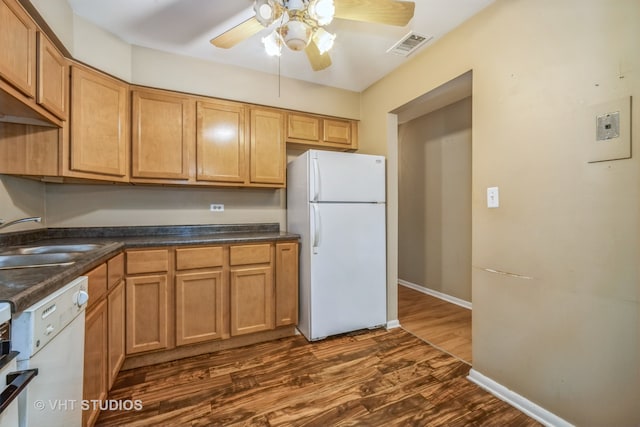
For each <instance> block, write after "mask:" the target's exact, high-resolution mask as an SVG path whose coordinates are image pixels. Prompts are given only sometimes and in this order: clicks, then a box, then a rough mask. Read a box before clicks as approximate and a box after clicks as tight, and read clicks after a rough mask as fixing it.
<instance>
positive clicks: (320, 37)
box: [313, 28, 336, 55]
mask: <svg viewBox="0 0 640 427" xmlns="http://www.w3.org/2000/svg"><path fill="white" fill-rule="evenodd" d="M335 39H336V35H335V34H331V33H330V32H328V31H326V30H325V29H324V28H318V29H317V30H316V32H315V33H314V34H313V41H314V42H315V44H316V46H317V47H318V50H319V51H320V54H321V55H322V54H324V53H325V52H328V51H329V50H331V48H332V47H333V42H334V40H335Z"/></svg>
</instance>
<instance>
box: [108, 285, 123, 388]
mask: <svg viewBox="0 0 640 427" xmlns="http://www.w3.org/2000/svg"><path fill="white" fill-rule="evenodd" d="M124 299H125V296H124V281H123V280H120V282H119V283H118V284H117V285H116V287H115V288H114V289H113V291H111V292H110V293H109V295H108V297H107V307H108V311H109V315H108V316H109V325H108V328H109V333H108V342H109V352H108V355H109V357H108V359H109V378H108V381H107V383H108V385H109V388H111V387H113V382H114V381H115V380H116V377H117V376H118V372H119V371H120V367H121V366H122V364H123V363H124V354H125V335H124V322H125V320H124V319H125V305H124Z"/></svg>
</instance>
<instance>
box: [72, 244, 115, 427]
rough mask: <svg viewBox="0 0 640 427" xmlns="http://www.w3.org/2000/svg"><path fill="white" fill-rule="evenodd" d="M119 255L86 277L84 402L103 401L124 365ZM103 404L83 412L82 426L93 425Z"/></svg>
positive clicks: (92, 406)
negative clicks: (87, 281) (87, 297)
mask: <svg viewBox="0 0 640 427" xmlns="http://www.w3.org/2000/svg"><path fill="white" fill-rule="evenodd" d="M122 257H123V255H122V254H119V255H117V256H115V257H114V258H112V259H111V260H109V261H108V262H106V263H104V264H101V265H99V266H98V267H96V268H94V269H93V270H91V271H90V272H88V273H87V274H86V275H87V276H88V279H89V286H88V290H89V303H88V305H87V311H86V313H85V335H84V337H85V338H84V384H83V399H84V400H86V401H101V400H104V399H106V398H107V394H108V393H109V389H110V388H111V386H112V385H113V382H114V380H115V378H116V376H117V375H118V371H119V370H120V367H121V366H122V363H123V362H124V316H125V311H124V308H125V306H124V304H125V300H124V281H123V278H124V271H123V268H122V263H121V260H122ZM99 412H100V408H99V405H93V404H92V405H89V409H87V410H84V411H83V412H82V425H83V426H93V424H94V423H95V422H96V419H97V418H98V415H99Z"/></svg>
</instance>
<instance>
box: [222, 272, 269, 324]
mask: <svg viewBox="0 0 640 427" xmlns="http://www.w3.org/2000/svg"><path fill="white" fill-rule="evenodd" d="M230 285H231V307H230V315H231V335H232V336H237V335H245V334H252V333H254V332H261V331H268V330H270V329H273V328H274V327H275V321H274V320H275V319H274V317H273V312H274V299H273V269H272V268H271V266H270V265H267V266H252V267H244V268H232V269H231V281H230Z"/></svg>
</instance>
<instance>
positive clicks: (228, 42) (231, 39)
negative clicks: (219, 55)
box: [211, 16, 264, 49]
mask: <svg viewBox="0 0 640 427" xmlns="http://www.w3.org/2000/svg"><path fill="white" fill-rule="evenodd" d="M262 29H264V27H263V26H262V24H261V23H260V22H258V20H257V19H256V18H255V16H254V17H251V18H249V19H247V20H246V21H244V22H242V23H240V24H238V25H236V26H235V27H233V28H232V29H230V30H228V31H225V32H224V33H222V34H220V35H219V36H218V37H216V38H213V39H211V44H212V45H214V46H216V47H220V48H223V49H229V48H231V47H233V46H235V45H236V44H238V43H240V42H241V41H243V40H245V39H248V38H249V37H251V36H252V35H254V34H256V33H258V32H259V31H260V30H262Z"/></svg>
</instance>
